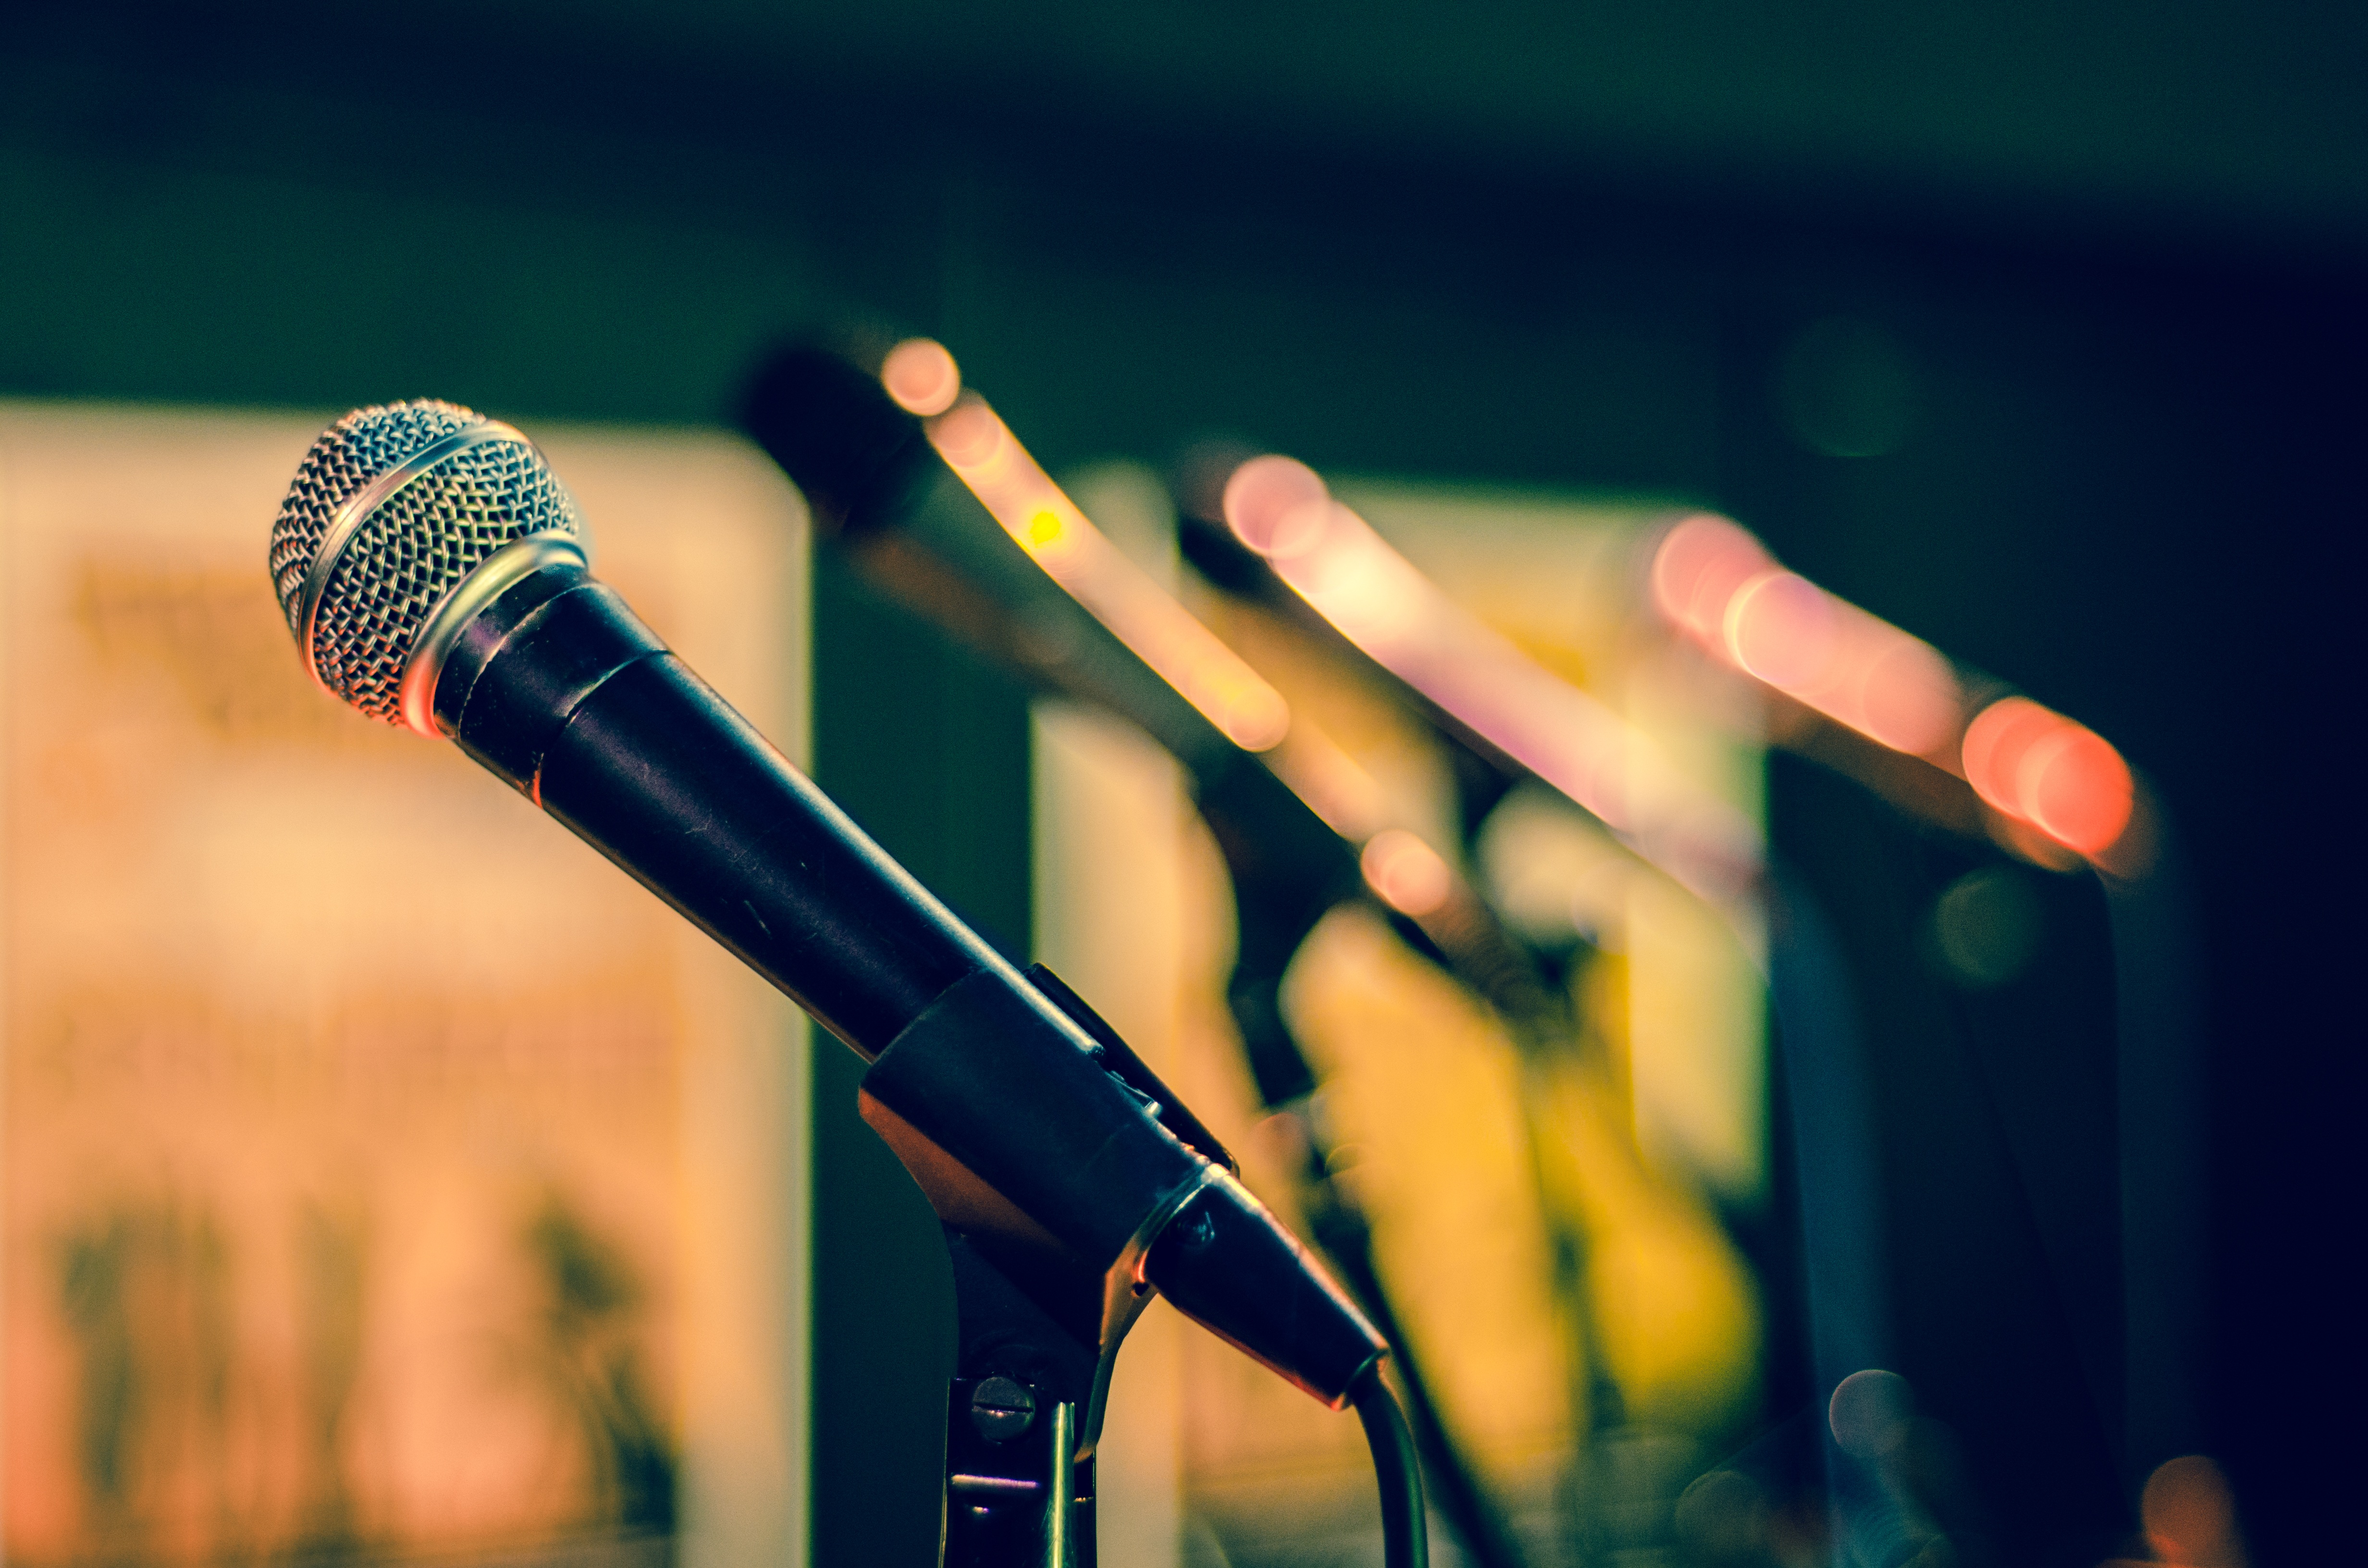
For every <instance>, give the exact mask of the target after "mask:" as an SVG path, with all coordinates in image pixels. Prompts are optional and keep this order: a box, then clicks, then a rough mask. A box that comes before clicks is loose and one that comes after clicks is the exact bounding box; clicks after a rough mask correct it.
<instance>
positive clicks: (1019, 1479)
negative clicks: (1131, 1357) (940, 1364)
mask: <svg viewBox="0 0 2368 1568" xmlns="http://www.w3.org/2000/svg"><path fill="white" fill-rule="evenodd" d="M945 1236H946V1253H947V1256H948V1257H949V1258H950V1259H951V1262H952V1264H953V1276H954V1308H955V1320H956V1324H957V1338H956V1346H957V1347H956V1351H955V1356H954V1375H953V1379H952V1381H951V1382H950V1383H948V1385H947V1390H946V1443H945V1489H944V1493H943V1494H942V1495H943V1499H944V1503H943V1507H944V1512H943V1514H942V1516H941V1518H942V1521H943V1522H942V1526H941V1530H940V1535H939V1540H940V1548H939V1562H941V1564H942V1565H943V1568H1094V1564H1095V1562H1096V1551H1095V1510H1094V1446H1095V1442H1096V1439H1097V1438H1099V1436H1100V1432H1099V1427H1100V1424H1101V1413H1102V1406H1101V1400H1100V1398H1098V1395H1102V1396H1106V1394H1107V1391H1108V1388H1109V1381H1110V1368H1111V1366H1112V1364H1113V1362H1114V1360H1115V1358H1116V1357H1117V1354H1118V1347H1119V1342H1120V1340H1121V1339H1122V1338H1123V1337H1124V1335H1125V1333H1126V1330H1127V1328H1128V1327H1129V1326H1131V1325H1132V1324H1133V1320H1134V1317H1135V1315H1136V1311H1137V1310H1139V1304H1140V1300H1141V1299H1139V1298H1138V1299H1137V1306H1136V1308H1135V1309H1133V1310H1128V1311H1125V1312H1123V1313H1122V1315H1121V1316H1120V1317H1119V1319H1118V1320H1117V1321H1116V1322H1114V1323H1106V1322H1105V1321H1104V1317H1103V1310H1102V1309H1103V1307H1104V1304H1105V1302H1106V1301H1107V1299H1108V1293H1107V1292H1106V1290H1104V1288H1103V1281H1102V1279H1101V1278H1100V1277H1099V1276H1097V1275H1094V1274H1092V1273H1091V1272H1090V1271H1089V1270H1087V1269H1086V1268H1084V1267H1081V1266H1078V1265H1076V1264H1075V1263H1074V1262H1071V1261H1069V1260H1066V1259H1062V1258H1057V1257H1053V1256H1043V1255H1039V1256H1022V1255H1020V1254H1018V1253H1017V1252H1015V1251H1012V1250H1010V1249H1006V1248H999V1247H997V1245H996V1243H995V1241H994V1239H993V1238H989V1237H985V1236H980V1235H973V1234H970V1233H964V1232H963V1231H962V1230H960V1229H957V1228H956V1227H954V1226H952V1225H947V1226H946V1227H945ZM1128 1294H1130V1295H1131V1294H1132V1292H1131V1291H1130V1292H1128Z"/></svg>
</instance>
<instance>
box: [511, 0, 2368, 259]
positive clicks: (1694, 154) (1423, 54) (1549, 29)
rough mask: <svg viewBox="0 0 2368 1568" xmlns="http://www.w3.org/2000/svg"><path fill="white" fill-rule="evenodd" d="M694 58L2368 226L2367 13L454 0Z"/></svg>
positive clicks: (1280, 138) (1609, 167)
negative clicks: (473, 0)
mask: <svg viewBox="0 0 2368 1568" xmlns="http://www.w3.org/2000/svg"><path fill="white" fill-rule="evenodd" d="M476 14H477V15H478V16H479V17H505V18H507V19H510V20H512V21H515V22H518V23H525V24H529V25H533V26H542V27H548V28H551V29H552V31H553V32H554V33H557V32H560V31H563V30H564V32H566V33H567V34H569V35H571V36H573V37H574V38H575V39H576V40H579V41H588V40H591V39H593V38H595V37H597V38H598V39H600V40H602V41H603V42H604V44H605V45H606V47H608V48H609V49H611V50H614V51H618V52H620V53H630V54H632V55H635V56H638V57H640V58H643V59H645V60H653V61H664V62H668V63H669V64H671V65H672V66H674V67H677V68H682V69H690V70H700V69H712V68H719V67H723V66H727V65H728V67H729V68H730V69H731V70H733V71H734V72H754V73H758V74H764V73H772V74H779V75H780V76H781V77H782V78H783V79H785V80H804V79H807V78H811V77H814V76H827V77H830V78H833V79H836V80H837V81H839V82H841V83H844V84H847V85H849V86H853V87H857V88H860V89H865V90H871V91H876V92H878V93H880V94H881V95H882V96H883V97H885V98H888V99H890V100H893V101H894V102H897V103H900V104H910V103H915V102H916V101H917V102H922V103H926V101H927V99H928V97H929V96H930V95H931V94H933V93H941V94H945V95H949V96H951V97H954V98H958V99H960V100H962V101H963V102H965V103H973V104H976V103H982V102H985V103H990V104H1000V105H1001V106H1003V107H1005V108H1008V109H1010V110H1012V111H1013V112H1016V113H1019V114H1023V115H1030V116H1041V115H1048V114H1060V115H1075V116H1076V117H1078V118H1079V119H1083V120H1086V121H1089V122H1090V121H1095V120H1105V121H1109V122H1112V123H1123V124H1125V125H1127V126H1129V127H1132V128H1134V129H1137V130H1142V129H1149V128H1157V129H1161V130H1164V131H1166V132H1167V133H1169V134H1171V135H1174V136H1177V137H1180V138H1185V139H1191V138H1197V137H1201V136H1212V137H1216V138H1221V139H1227V140H1250V141H1258V142H1288V143H1292V144H1294V145H1302V146H1308V147H1315V148H1329V149H1335V150H1340V149H1353V150H1355V151H1358V152H1360V153H1379V154H1383V155H1386V156H1391V157H1395V158H1410V159H1416V160H1421V161H1427V162H1442V161H1443V162H1452V163H1460V164H1465V165H1473V166H1479V167H1488V168H1494V169H1497V170H1519V171H1523V172H1528V173H1539V172H1552V171H1566V170H1579V171H1586V172H1588V173H1592V174H1598V175H1610V176H1618V177H1626V178H1634V179H1638V180H1645V181H1652V182H1657V183H1665V184H1668V185H1670V186H1673V187H1684V188H1688V189H1695V190H1725V189H1731V188H1734V187H1765V188H1769V189H1773V190H1784V191H1801V192H1816V193H1822V194H1827V195H1833V194H1840V193H1851V194H1855V195H1858V196H1861V197H1873V198H1876V199H1890V200H1893V201H1896V202H1898V203H1900V204H1901V205H1903V206H1906V207H1910V208H1917V209H1925V208H1933V207H1960V208H1963V207H1970V208H1973V209H1975V210H1982V211H1985V212H1989V213H1993V214H1995V215H1997V216H1998V218H2000V219H2002V220H2009V221H2028V220H2029V219H2031V218H2034V217H2038V218H2045V219H2051V220H2058V221H2066V220H2068V221H2080V222H2100V223H2135V224H2142V225H2146V226H2163V227H2168V228H2171V229H2179V230H2188V231H2193V232H2219V233H2227V232H2234V231H2239V230H2250V231H2255V232H2260V231H2268V232H2271V233H2275V234H2277V235H2278V236H2280V237H2281V238H2283V239H2287V240H2292V241H2303V242H2308V241H2326V240H2335V241H2341V242H2345V243H2357V242H2359V241H2361V240H2362V239H2363V238H2368V91H2363V90H2362V84H2363V81H2368V9H2363V8H2362V7H2360V6H2343V5H2325V4H2322V5H2298V4H2242V3H2238V0H2191V3H2189V4H2183V5H2181V4H2170V5H2144V4H2138V3H2135V0H2106V3H2102V4H2093V5H2085V6H2062V5H2050V4H2041V3H2035V0H2013V3H2007V4H1975V3H1973V0H1938V3H1924V4H1882V3H1877V0H1822V3H1812V4H1807V5H1795V6H1767V5H1754V4H1748V3H1744V0H1677V3H1673V4H1663V5H1653V6H1645V5H1633V4H1632V5H1605V4H1601V3H1600V0H1598V3H1594V4H1552V3H1545V0H1497V3H1494V4H1459V5H1442V4H1431V5H1406V4H1398V5H1361V4H1360V5H1352V4H1347V3H1344V0H1319V3H1314V4H1299V5H1287V6H1255V5H1250V4H1247V3H1245V0H1148V3H1144V4H1136V5H1108V4H1104V5H1083V4H1076V3H1069V4H1052V5H1036V6H978V5H969V4H956V3H951V0H883V3H878V4H867V5H845V4H835V5H815V4H810V3H801V4H789V5H780V4H770V5H768V4H760V3H757V0H693V3H687V4H677V5H673V6H650V5H645V4H627V3H623V0H590V3H582V0H575V3H565V4H563V3H560V0H506V3H504V4H500V5H494V6H483V7H480V8H478V10H477V13H476Z"/></svg>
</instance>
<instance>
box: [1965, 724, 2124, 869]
mask: <svg viewBox="0 0 2368 1568" xmlns="http://www.w3.org/2000/svg"><path fill="white" fill-rule="evenodd" d="M1964 764H1965V778H1966V781H1967V782H1968V783H1970V784H1972V785H1973V787H1974V790H1975V793H1976V794H1978V795H1980V796H1981V798H1982V799H1983V800H1985V801H1988V802H1989V804H1990V805H1991V806H1993V807H1995V808H1996V809H1997V810H1998V811H2000V812H2004V813H2005V814H2007V815H2008V816H2010V817H2012V818H2014V819H2015V820H2017V821H2018V822H2025V823H2029V824H2031V825H2032V826H2033V827H2035V828H2037V829H2038V830H2039V831H2040V832H2042V833H2044V834H2045V835H2047V836H2048V837H2050V838H2052V839H2054V840H2055V841H2056V842H2057V843H2058V844H2061V845H2063V846H2065V847H2066V848H2068V849H2072V850H2075V851H2077V852H2078V853H2079V854H2082V855H2087V856H2091V857H2094V856H2097V855H2101V854H2103V853H2104V852H2105V851H2106V850H2107V849H2110V848H2111V847H2112V846H2113V844H2114V843H2115V842H2116V841H2117V840H2119V839H2120V837H2121V836H2122V834H2123V830H2124V829H2126V828H2127V827H2128V826H2129V822H2130V813H2131V812H2132V810H2133V809H2134V803H2135V799H2136V787H2135V782H2134V781H2133V779H2132V778H2131V777H2130V769H2129V765H2128V764H2127V763H2125V762H2123V760H2122V756H2121V754H2120V753H2119V752H2117V751H2115V750H2114V749H2113V748H2112V745H2111V744H2109V743H2108V742H2107V741H2106V740H2105V739H2104V737H2102V736H2101V735H2099V734H2098V733H2096V732H2095V731H2093V730H2090V729H2089V728H2087V727H2086V726H2085V725H2081V724H2078V723H2075V722H2073V721H2071V720H2069V719H2067V718H2066V717H2065V716H2064V715H2063V714H2061V713H2058V712H2056V711H2055V710H2053V709H2050V708H2044V707H2042V706H2041V705H2040V704H2038V703H2036V702H2033V701H2032V700H2031V699H2029V698H2027V697H2005V698H2000V699H1998V701H1996V702H1993V703H1991V704H1990V705H1989V706H1988V707H1987V708H1985V709H1983V710H1982V711H1981V712H1980V713H1979V714H1978V715H1976V716H1975V719H1974V722H1972V723H1971V724H1969V725H1967V726H1966V728H1965V740H1964Z"/></svg>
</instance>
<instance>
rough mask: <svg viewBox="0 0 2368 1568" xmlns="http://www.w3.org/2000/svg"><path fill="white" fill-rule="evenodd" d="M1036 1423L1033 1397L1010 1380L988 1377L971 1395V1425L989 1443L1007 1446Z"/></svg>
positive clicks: (1018, 1384)
mask: <svg viewBox="0 0 2368 1568" xmlns="http://www.w3.org/2000/svg"><path fill="white" fill-rule="evenodd" d="M1035 1423H1036V1396H1035V1395H1034V1394H1032V1393H1030V1392H1028V1389H1027V1387H1026V1385H1024V1384H1021V1383H1017V1382H1014V1381H1012V1380H1011V1379H1009V1378H989V1379H987V1380H986V1381H984V1382H982V1383H980V1384H979V1385H978V1387H977V1388H975V1389H973V1391H972V1392H971V1396H970V1424H971V1425H972V1426H974V1427H976V1428H977V1429H978V1435H979V1436H980V1437H985V1439H986V1440H987V1441H988V1442H991V1443H1008V1442H1009V1441H1010V1440H1011V1439H1012V1438H1014V1437H1019V1436H1020V1435H1021V1434H1023V1433H1025V1432H1026V1431H1027V1430H1028V1428H1029V1427H1030V1426H1034V1425H1035Z"/></svg>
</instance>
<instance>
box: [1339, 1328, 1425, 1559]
mask: <svg viewBox="0 0 2368 1568" xmlns="http://www.w3.org/2000/svg"><path fill="white" fill-rule="evenodd" d="M1349 1401H1350V1403H1353V1404H1355V1405H1356V1407H1357V1419H1358V1420H1360V1421H1361V1422H1363V1423H1364V1425H1365V1441H1366V1443H1367V1444H1368V1445H1369V1446H1370V1447H1371V1448H1372V1450H1373V1480H1374V1482H1375V1483H1376V1484H1378V1485H1379V1486H1380V1488H1381V1492H1382V1564H1383V1568H1430V1534H1429V1528H1428V1527H1427V1526H1426V1525H1425V1524H1424V1522H1423V1517H1422V1465H1421V1463H1420V1462H1419V1461H1418V1460H1417V1459H1416V1458H1415V1452H1414V1437H1413V1436H1412V1434H1410V1433H1409V1432H1408V1431H1407V1430H1406V1412H1404V1411H1403V1410H1401V1409H1399V1408H1398V1399H1397V1395H1396V1394H1395V1393H1393V1392H1391V1391H1390V1385H1389V1384H1388V1383H1387V1382H1386V1381H1383V1377H1382V1364H1381V1363H1380V1362H1379V1361H1375V1362H1374V1363H1373V1366H1372V1370H1370V1371H1368V1372H1367V1373H1366V1374H1365V1375H1364V1376H1363V1377H1362V1378H1361V1379H1360V1380H1359V1381H1358V1383H1357V1387H1356V1389H1355V1390H1354V1391H1353V1392H1351V1393H1350V1394H1349Z"/></svg>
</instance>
